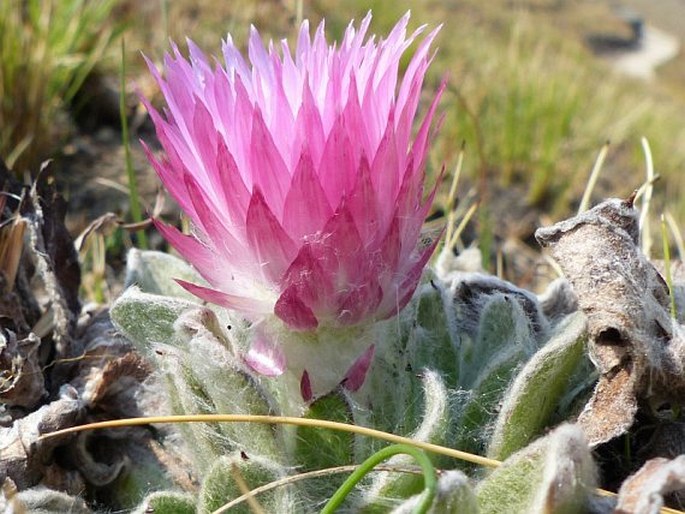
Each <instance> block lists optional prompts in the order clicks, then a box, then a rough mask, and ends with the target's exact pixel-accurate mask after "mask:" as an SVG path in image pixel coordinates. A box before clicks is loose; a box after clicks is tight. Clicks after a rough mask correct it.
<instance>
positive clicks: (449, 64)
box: [0, 0, 685, 301]
mask: <svg viewBox="0 0 685 514" xmlns="http://www.w3.org/2000/svg"><path fill="white" fill-rule="evenodd" d="M0 5H1V6H0V102H1V105H0V157H1V158H2V159H3V160H4V161H5V163H6V164H7V166H8V167H9V168H10V169H11V170H12V171H13V173H14V175H15V176H16V177H17V179H19V180H24V181H28V180H30V177H31V176H35V174H36V172H37V171H38V169H39V167H40V165H41V163H42V162H43V161H45V160H46V159H52V163H51V167H52V169H53V172H54V174H55V176H56V178H57V182H58V185H59V187H60V189H61V190H62V191H63V192H64V194H65V196H66V197H67V198H68V199H69V202H70V211H69V215H68V226H69V229H70V231H71V232H72V234H73V235H74V236H76V235H79V234H82V235H83V236H84V239H83V241H82V247H81V250H82V258H83V260H84V266H85V267H86V268H87V269H90V271H91V272H93V273H94V276H95V277H96V278H94V279H93V280H94V283H96V284H97V283H98V282H99V281H100V282H102V281H105V278H106V277H107V276H108V274H112V273H113V274H116V272H117V270H118V269H120V263H121V261H122V259H123V255H124V252H125V249H126V248H127V247H128V246H130V245H132V244H140V243H141V238H140V235H138V236H136V235H135V234H132V233H131V231H126V230H122V229H121V222H123V221H135V220H136V218H140V216H141V214H140V213H138V214H136V212H135V210H136V209H135V208H133V209H132V196H133V195H131V194H130V190H129V183H130V180H131V179H130V178H129V177H130V176H131V175H127V158H126V150H125V146H124V145H123V144H122V140H126V141H129V142H130V161H129V163H130V166H129V173H133V174H134V175H135V177H136V182H137V185H138V190H137V192H135V196H136V197H137V200H136V201H137V202H139V203H140V204H141V208H140V212H141V213H142V214H143V215H144V213H145V212H148V213H151V212H153V211H154V210H155V209H157V211H161V212H162V213H163V214H164V215H165V216H169V217H172V216H176V217H177V211H175V208H174V206H173V205H172V204H171V202H170V201H167V202H164V203H160V201H159V198H158V194H157V193H158V189H159V185H158V181H157V179H156V177H155V176H154V172H153V171H152V169H151V168H150V166H149V165H148V164H147V161H146V160H145V158H144V156H143V154H142V150H141V148H140V144H139V142H138V139H139V138H142V139H144V140H146V141H149V142H153V141H154V133H153V131H152V128H151V124H150V122H149V120H148V119H147V117H146V113H145V111H144V109H143V108H142V107H141V106H140V103H139V101H138V96H137V92H140V93H142V94H144V95H145V96H147V97H151V98H153V103H157V104H159V103H160V98H159V94H158V91H157V88H156V85H155V84H154V82H153V80H152V78H151V76H150V74H149V73H148V71H147V69H146V67H145V64H144V61H143V58H142V54H143V53H144V54H145V55H146V56H148V57H149V58H150V59H152V60H153V61H154V62H156V63H160V62H161V59H162V57H163V55H164V52H166V51H168V49H169V46H170V45H169V40H170V39H171V40H173V41H176V42H177V43H178V44H179V46H180V47H181V48H182V49H183V51H185V38H186V37H189V38H191V39H193V40H194V41H195V42H196V43H197V44H198V45H199V46H200V47H201V48H203V49H204V50H205V51H206V52H207V53H208V54H210V55H217V54H218V53H219V49H220V41H221V39H222V38H224V37H225V36H226V34H227V33H231V35H232V37H233V39H234V41H235V42H236V43H237V44H238V45H239V46H242V47H244V46H245V43H246V37H247V34H248V31H249V26H250V24H254V25H255V26H256V27H257V28H258V29H259V31H260V32H261V34H262V36H263V37H264V38H273V39H275V40H278V39H281V38H290V39H291V40H292V38H293V36H294V35H295V34H296V32H297V27H298V26H299V23H300V20H301V19H303V18H308V19H310V20H311V22H312V25H316V24H318V23H319V22H320V21H321V20H322V19H323V18H325V19H326V26H327V28H328V34H329V38H335V39H338V38H340V36H341V35H342V33H343V30H344V28H345V27H346V26H347V24H348V23H349V21H350V20H351V19H355V20H359V19H361V18H362V17H363V16H364V15H365V14H366V12H367V11H368V10H372V11H373V16H374V18H373V22H372V32H373V33H376V34H386V33H387V32H388V31H389V29H390V28H391V27H392V26H393V25H394V24H395V23H396V21H397V20H398V19H399V18H400V17H401V16H402V15H403V14H404V13H405V12H406V11H407V10H408V9H411V11H412V20H411V27H412V28H416V27H418V26H420V25H422V24H427V25H429V26H431V27H432V26H436V25H438V24H443V28H442V30H441V32H440V35H439V37H438V40H437V44H436V47H437V49H438V50H437V53H436V55H435V59H434V62H433V64H432V66H431V68H430V71H429V76H428V79H427V81H428V83H427V84H426V86H425V87H424V100H425V103H427V102H429V101H430V97H431V95H432V94H433V93H434V91H435V89H436V88H437V85H438V84H439V82H440V80H441V79H442V78H443V77H445V76H446V77H447V79H448V89H447V92H446V94H445V95H444V96H443V99H442V102H441V104H440V107H439V112H441V113H442V115H443V116H444V123H443V125H442V128H441V129H440V131H439V132H438V134H437V136H436V138H435V139H434V143H433V147H432V150H431V156H430V162H429V164H428V166H429V172H430V173H431V174H432V175H433V176H435V175H437V174H438V172H439V171H440V170H441V169H442V168H443V167H444V168H445V170H446V174H445V178H444V182H443V184H442V187H441V194H440V196H439V198H438V201H437V202H436V206H435V209H434V211H435V212H434V213H433V215H432V216H431V217H432V218H433V219H434V221H433V222H432V223H434V224H438V225H439V224H442V223H444V220H445V218H446V216H447V215H448V214H449V211H454V212H458V214H459V215H458V216H455V218H457V219H463V218H464V216H466V213H467V211H468V210H469V208H470V207H472V206H475V205H477V208H475V209H473V210H472V212H473V214H472V216H471V218H470V221H469V222H468V224H466V228H465V230H464V231H463V232H462V237H461V240H460V242H459V244H458V245H457V251H463V249H465V248H467V247H469V246H476V247H478V248H479V249H480V250H481V254H482V263H483V265H484V267H485V268H486V269H488V270H489V271H494V270H495V269H497V270H498V271H499V272H500V273H501V274H503V275H504V276H505V278H508V279H510V280H513V281H515V282H516V283H518V284H520V285H522V286H525V287H535V286H536V282H535V277H536V273H537V271H536V268H535V264H534V263H535V262H536V259H537V258H538V254H539V252H538V247H537V244H536V243H535V241H534V238H533V232H534V230H535V229H536V228H537V227H538V226H540V225H544V224H549V223H551V222H553V221H557V220H559V219H561V218H563V217H566V216H568V215H570V214H572V213H575V212H576V210H577V209H578V205H579V203H580V201H581V197H582V195H583V192H584V190H585V187H586V184H587V182H588V177H589V175H590V171H591V169H592V167H593V165H594V163H595V161H596V159H597V156H598V154H599V153H600V151H601V150H602V148H603V146H604V145H605V144H606V143H607V142H609V144H608V148H607V152H606V159H605V160H604V162H603V165H602V168H601V172H600V175H599V180H598V182H597V185H596V187H595V189H594V190H593V193H592V197H591V199H592V202H593V203H595V202H597V201H599V200H600V199H602V198H604V197H607V196H618V197H627V196H629V195H630V194H631V192H632V191H633V190H635V189H637V188H639V187H640V185H641V184H643V183H644V182H645V153H644V151H643V146H642V145H641V138H642V137H645V138H646V139H647V140H648V142H649V145H650V147H651V152H652V155H653V159H654V166H655V171H656V173H657V174H658V177H659V178H658V180H657V181H655V182H654V186H655V190H654V201H653V206H652V209H653V212H654V213H655V216H654V219H655V220H657V219H658V216H659V214H661V213H666V214H667V215H668V216H669V219H671V220H672V222H673V225H674V226H675V227H683V226H684V225H683V224H684V223H685V194H684V193H685V175H684V174H683V169H684V168H685V54H684V53H683V51H682V40H683V38H685V24H683V23H682V22H681V21H682V20H684V19H685V1H684V0H659V1H658V2H653V1H651V0H621V1H610V0H528V1H524V0H489V1H487V2H483V1H482V0H443V1H435V0H416V1H413V2H401V1H397V0H394V1H387V0H375V1H366V2H362V1H360V0H345V1H342V0H311V1H304V0H301V1H295V0H281V1H279V0H268V1H267V0H265V1H249V0H241V1H226V0H173V1H171V0H159V1H153V0H150V1H148V2H138V1H133V0H99V1H97V0H90V1H88V0H5V1H3V2H2V3H1V4H0ZM122 42H125V47H124V46H123V45H122ZM122 113H123V117H122ZM122 119H123V120H125V121H126V125H127V127H126V128H127V129H128V130H127V131H122ZM126 132H127V133H126ZM122 134H123V135H122ZM462 149H463V151H464V153H463V166H462V171H461V177H460V181H459V184H458V189H457V194H456V202H451V201H449V200H448V198H447V196H448V190H449V185H450V182H451V179H452V176H453V174H454V170H455V167H456V165H457V161H458V156H459V153H460V151H461V150H462ZM132 211H133V212H132ZM108 213H111V214H108ZM107 216H109V217H107ZM112 220H115V221H117V222H116V223H114V222H112ZM680 232H681V230H680V228H677V229H676V231H675V232H674V234H675V233H680ZM147 236H148V237H150V241H149V243H148V242H147V241H146V242H145V244H149V245H150V246H152V247H157V248H160V247H162V246H163V242H162V241H161V239H160V238H159V236H156V235H155V234H154V231H153V230H148V232H147ZM88 241H92V244H90V245H89V244H87V242H88ZM676 243H677V236H676V235H674V236H673V244H674V245H676V246H677V244H676ZM655 246H660V245H655ZM655 253H656V254H659V253H660V251H659V250H658V249H656V248H655ZM105 282H106V281H105ZM89 283H90V282H89V281H87V280H86V281H85V282H84V284H85V285H84V287H85V288H86V290H87V291H86V292H87V294H88V295H91V296H93V297H94V298H96V299H99V300H100V301H104V300H107V298H108V296H109V294H110V293H111V292H110V291H108V290H105V291H103V289H102V285H99V286H95V285H93V283H90V285H89ZM105 289H106V288H105Z"/></svg>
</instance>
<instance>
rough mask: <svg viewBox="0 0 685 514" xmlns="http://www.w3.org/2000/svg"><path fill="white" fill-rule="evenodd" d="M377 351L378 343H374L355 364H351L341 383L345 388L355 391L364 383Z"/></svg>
mask: <svg viewBox="0 0 685 514" xmlns="http://www.w3.org/2000/svg"><path fill="white" fill-rule="evenodd" d="M375 353H376V345H375V344H372V345H371V346H369V347H368V348H367V349H366V351H365V352H364V353H362V354H361V355H360V356H359V358H358V359H357V360H356V361H355V362H354V364H352V366H350V369H349V370H347V373H346V374H345V378H343V380H342V382H341V385H342V386H343V387H344V388H345V389H347V390H348V391H352V392H353V393H354V392H355V391H358V390H359V389H360V388H361V386H362V385H364V380H366V375H367V373H368V372H369V368H370V367H371V363H372V362H373V357H374V355H375Z"/></svg>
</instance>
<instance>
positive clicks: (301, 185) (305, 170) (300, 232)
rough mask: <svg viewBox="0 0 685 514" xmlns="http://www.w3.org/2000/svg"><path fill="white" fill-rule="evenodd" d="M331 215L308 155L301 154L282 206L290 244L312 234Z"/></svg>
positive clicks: (307, 153)
mask: <svg viewBox="0 0 685 514" xmlns="http://www.w3.org/2000/svg"><path fill="white" fill-rule="evenodd" d="M332 214H333V210H332V209H331V206H330V205H329V204H328V200H326V194H325V193H324V191H323V189H322V188H321V184H320V183H319V177H318V176H317V174H316V170H315V169H314V163H313V162H312V159H311V157H310V155H309V152H305V153H303V154H302V157H301V158H300V163H299V164H298V166H297V169H296V170H295V174H294V175H293V179H292V182H291V184H290V190H289V191H288V195H287V196H286V198H285V206H284V207H283V225H284V227H285V229H286V231H287V232H288V234H289V235H290V237H291V238H292V239H293V240H294V241H301V240H302V239H304V237H305V236H308V235H312V234H316V232H318V231H319V230H321V228H322V227H323V225H324V224H325V223H326V221H328V219H329V218H330V217H331V215H332Z"/></svg>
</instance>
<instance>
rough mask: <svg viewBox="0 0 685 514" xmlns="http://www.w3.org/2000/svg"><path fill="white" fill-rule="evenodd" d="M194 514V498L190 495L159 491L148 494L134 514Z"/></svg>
mask: <svg viewBox="0 0 685 514" xmlns="http://www.w3.org/2000/svg"><path fill="white" fill-rule="evenodd" d="M150 512H154V513H155V514H157V513H159V514H195V512H196V508H195V498H193V497H192V496H191V495H190V494H185V493H177V492H173V491H160V492H155V493H152V494H150V495H149V496H148V497H147V498H145V501H143V503H142V505H141V506H140V507H138V508H137V509H136V510H135V511H134V514H148V513H150Z"/></svg>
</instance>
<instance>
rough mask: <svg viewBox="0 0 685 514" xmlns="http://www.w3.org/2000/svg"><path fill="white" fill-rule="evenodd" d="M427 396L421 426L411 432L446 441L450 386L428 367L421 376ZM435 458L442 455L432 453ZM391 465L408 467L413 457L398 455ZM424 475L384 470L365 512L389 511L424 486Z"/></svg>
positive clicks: (369, 494)
mask: <svg viewBox="0 0 685 514" xmlns="http://www.w3.org/2000/svg"><path fill="white" fill-rule="evenodd" d="M422 382H423V389H424V394H423V396H424V399H423V401H422V402H421V403H422V406H423V418H422V419H421V424H420V425H419V427H418V428H417V429H416V430H415V431H414V432H413V433H412V434H411V435H410V437H411V438H412V439H414V440H416V441H422V442H429V443H434V444H443V443H445V441H446V440H447V439H449V438H450V422H451V413H450V404H449V398H448V392H447V388H446V387H445V385H444V383H443V381H442V378H441V376H440V375H439V374H438V373H436V372H433V371H428V370H425V371H424V373H423V377H422ZM431 459H432V460H433V461H440V457H437V456H434V455H431ZM387 464H388V465H391V466H399V467H403V466H408V465H411V464H413V460H412V458H411V457H410V456H408V455H397V456H394V457H392V458H391V459H389V460H388V462H387ZM423 487H424V484H423V476H421V475H415V474H413V473H381V474H378V475H376V476H375V477H374V478H373V480H372V482H371V485H370V486H369V488H368V492H367V493H365V500H364V501H365V503H367V504H368V507H366V509H365V512H387V507H388V502H390V504H392V502H396V501H397V500H398V499H405V498H409V497H410V496H411V495H413V494H417V493H419V492H421V490H422V489H423Z"/></svg>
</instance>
